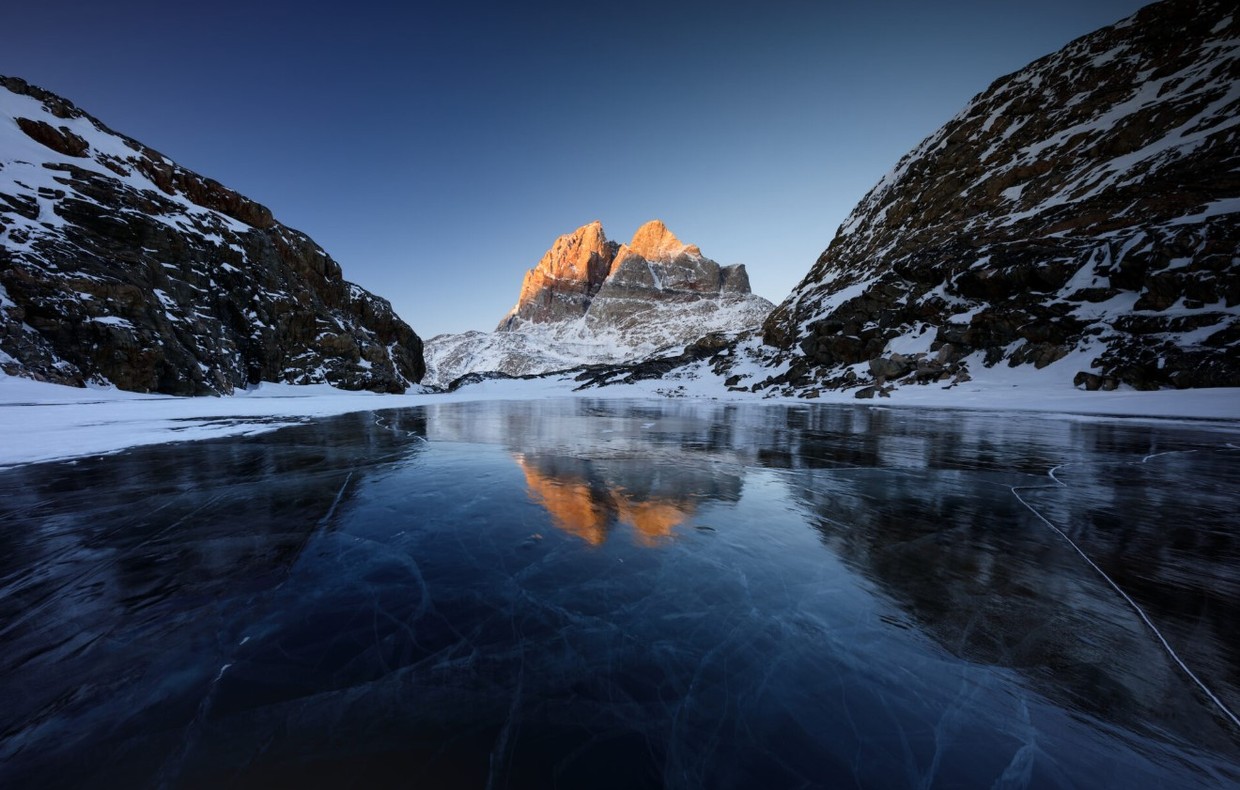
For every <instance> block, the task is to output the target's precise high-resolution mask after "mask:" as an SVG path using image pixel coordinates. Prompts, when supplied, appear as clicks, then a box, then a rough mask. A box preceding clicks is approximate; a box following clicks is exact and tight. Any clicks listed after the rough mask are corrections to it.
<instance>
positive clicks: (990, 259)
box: [756, 0, 1240, 393]
mask: <svg viewBox="0 0 1240 790" xmlns="http://www.w3.org/2000/svg"><path fill="white" fill-rule="evenodd" d="M1238 141H1240V14H1237V13H1235V7H1234V5H1232V4H1226V3H1222V2H1192V1H1190V0H1168V2H1161V3H1155V4H1153V5H1150V6H1148V7H1146V8H1144V9H1142V10H1141V11H1139V12H1138V13H1137V14H1136V15H1134V16H1133V17H1131V18H1129V19H1127V20H1124V21H1122V22H1120V23H1118V24H1116V25H1113V26H1111V27H1107V28H1103V29H1101V30H1099V31H1097V32H1095V33H1092V34H1090V35H1088V36H1085V37H1083V38H1080V39H1077V40H1076V41H1073V42H1072V43H1071V44H1069V45H1068V46H1066V47H1065V48H1063V49H1062V50H1060V51H1059V52H1056V53H1054V54H1052V55H1048V56H1046V57H1044V58H1041V59H1040V60H1038V61H1035V62H1034V63H1032V64H1031V65H1029V66H1028V67H1026V68H1024V69H1022V70H1021V71H1019V72H1016V73H1015V74H1012V75H1009V76H1007V77H1003V78H1002V79H999V80H998V81H996V82H995V83H994V84H993V85H991V87H990V88H989V89H988V90H986V91H985V92H984V93H982V94H980V95H979V96H977V97H976V98H974V99H973V101H971V102H970V103H969V105H968V106H967V107H966V108H965V109H964V110H963V111H962V112H961V113H960V114H959V115H957V116H956V117H955V118H954V119H953V120H951V121H950V122H949V123H948V124H947V125H946V126H944V127H943V128H942V129H940V130H939V131H937V132H935V133H934V134H933V135H931V136H930V137H929V138H927V139H926V140H925V142H923V143H922V144H921V145H919V146H918V147H917V148H916V149H914V150H913V151H912V152H911V153H909V154H908V155H907V156H905V157H904V158H903V159H902V160H901V161H900V163H899V164H898V166H897V167H896V168H895V170H894V171H893V172H892V173H890V174H889V175H887V176H886V177H885V178H884V179H883V180H882V181H881V182H880V183H879V184H878V185H877V186H876V187H875V188H874V189H873V190H871V191H870V193H869V194H867V195H866V196H865V198H863V199H862V201H861V203H860V204H859V205H858V206H857V208H856V209H855V210H854V211H853V212H852V214H851V216H850V217H849V219H848V220H847V221H846V222H845V224H844V225H843V226H842V227H841V229H840V231H839V233H838V235H837V236H836V237H835V239H834V240H833V241H832V242H831V245H830V246H829V247H828V248H827V250H826V252H824V253H823V254H822V256H821V257H820V258H819V259H818V261H817V263H816V264H815V265H814V266H813V268H812V269H811V270H810V272H809V274H808V275H807V276H806V277H805V279H804V280H803V281H802V282H801V284H800V285H799V286H798V287H797V288H796V289H795V290H794V291H793V292H792V294H791V295H790V296H789V297H788V298H787V299H786V300H785V301H784V302H783V303H782V304H781V305H780V306H779V307H778V308H777V309H776V310H775V311H774V312H773V313H772V314H771V316H770V318H769V319H768V320H767V321H766V323H765V325H764V339H765V341H766V342H767V343H768V344H770V345H772V346H774V347H776V348H777V349H778V350H779V351H778V353H777V354H776V355H775V358H774V359H773V360H770V361H771V362H772V363H773V364H777V365H781V368H780V370H781V372H780V374H779V375H777V376H772V377H771V378H770V379H768V380H766V381H765V382H756V383H757V384H758V385H759V388H770V387H776V388H779V389H781V390H782V391H786V392H789V393H792V392H805V391H807V390H810V389H813V388H818V387H822V386H827V387H832V386H835V387H845V386H859V385H861V384H866V383H876V384H878V385H879V386H882V385H884V384H885V383H886V382H890V381H893V380H896V379H899V380H901V381H906V380H907V381H921V382H929V381H947V380H960V379H961V377H963V376H967V375H968V373H967V370H965V369H964V367H967V364H968V363H969V361H971V364H973V365H975V366H976V365H987V366H989V365H997V364H1006V365H1012V366H1016V365H1032V366H1035V367H1038V368H1042V367H1045V366H1047V365H1051V364H1055V363H1057V362H1058V361H1060V360H1064V362H1063V363H1062V365H1061V367H1062V366H1069V365H1070V366H1072V368H1073V370H1072V371H1068V373H1067V376H1068V378H1072V377H1073V372H1074V371H1075V372H1078V375H1077V376H1076V377H1075V378H1076V381H1077V383H1078V384H1079V385H1082V386H1086V387H1090V388H1097V387H1099V386H1102V387H1114V386H1116V385H1117V384H1120V383H1126V384H1129V385H1131V386H1133V387H1136V388H1140V389H1149V388H1158V387H1162V386H1174V387H1205V386H1240V347H1238V344H1240V315H1238V314H1240V310H1238V305H1240V275H1238V272H1240V256H1238V250H1240V221H1238V220H1240V144H1238ZM1068 357H1070V358H1069V359H1066V360H1065V358H1068ZM966 358H967V360H966Z"/></svg>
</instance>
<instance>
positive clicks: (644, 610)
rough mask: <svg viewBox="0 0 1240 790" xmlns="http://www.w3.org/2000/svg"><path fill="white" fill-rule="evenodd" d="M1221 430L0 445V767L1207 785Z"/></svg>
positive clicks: (819, 782) (1216, 628)
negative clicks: (78, 455) (2, 466)
mask: <svg viewBox="0 0 1240 790" xmlns="http://www.w3.org/2000/svg"><path fill="white" fill-rule="evenodd" d="M1238 448H1240V426H1236V425H1235V424H1234V423H1233V424H1232V425H1231V426H1230V427H1228V426H1227V425H1226V424H1219V423H1214V424H1211V423H1196V424H1194V423H1191V422H1178V423H1177V422H1145V421H1135V420H1117V419H1107V420H1086V419H1081V418H1072V417H1062V416H1053V415H1047V416H1037V415H1013V414H983V413H967V412H950V411H930V410H913V409H901V410H891V409H882V408H872V407H864V406H855V407H854V406H765V405H758V404H754V405H722V404H703V403H689V402H678V401H667V402H625V401H591V400H567V399H564V400H546V401H534V402H519V403H459V404H443V405H432V406H427V407H424V408H411V409H402V410H397V411H383V412H374V413H365V412H362V413H355V414H348V415H344V416H340V417H333V418H327V419H322V420H319V421H316V422H313V423H310V424H306V425H302V426H298V427H293V428H287V429H283V430H280V431H277V432H274V433H269V434H264V435H260V436H256V437H250V438H231V439H217V440H209V441H202V442H191V443H182V444H176V445H157V446H150V447H144V448H138V449H133V450H129V451H126V452H124V453H122V454H119V455H113V456H107V457H95V458H88V459H83V460H80V461H76V462H66V463H52V464H41V465H30V466H23V467H16V468H13V469H9V470H7V471H3V472H0V645H2V646H3V650H2V652H0V786H4V787H26V786H32V787H35V786H37V787H42V786H49V787H144V786H172V787H218V786H243V787H246V786H249V787H270V786H273V785H277V786H282V785H288V784H292V785H298V784H301V785H305V786H319V785H330V786H340V787H345V786H357V787H373V786H385V785H392V784H400V785H406V784H407V785H409V786H423V787H438V786H453V787H454V786H462V787H497V788H498V787H508V788H542V787H555V786H558V787H591V788H605V787H614V788H638V787H659V786H666V787H763V788H782V787H836V786H854V785H857V786H862V787H906V786H907V787H914V786H916V787H1013V788H1017V787H1088V788H1097V787H1115V788H1133V787H1154V786H1174V787H1218V786H1226V785H1234V784H1236V783H1237V782H1240V728H1238V727H1237V726H1236V725H1235V724H1234V723H1233V722H1232V721H1231V720H1230V719H1229V718H1228V715H1229V714H1228V713H1227V709H1229V710H1230V711H1232V712H1236V711H1240V449H1238ZM1056 467H1058V468H1056ZM1052 469H1055V472H1054V478H1052V477H1050V476H1048V472H1049V471H1051V470H1052ZM1056 529H1059V530H1062V531H1063V533H1064V535H1060V534H1058V533H1057V532H1056ZM1065 535H1066V536H1067V537H1070V538H1071V539H1072V541H1074V542H1075V544H1076V545H1077V546H1078V547H1079V548H1080V551H1081V552H1083V554H1084V555H1085V556H1086V557H1088V558H1089V560H1091V561H1092V562H1093V563H1096V564H1097V569H1095V568H1094V567H1091V565H1090V564H1089V562H1088V561H1087V560H1086V559H1085V558H1084V557H1082V554H1081V553H1078V551H1077V550H1076V549H1075V548H1074V547H1073V545H1072V544H1071V543H1069V542H1068V540H1066V539H1065ZM1100 571H1101V572H1100ZM1103 573H1105V574H1107V576H1109V577H1110V578H1111V579H1112V580H1113V581H1114V582H1115V584H1116V585H1118V586H1119V588H1121V589H1122V590H1123V591H1124V592H1125V593H1126V594H1127V595H1128V596H1130V597H1131V599H1132V600H1131V602H1129V601H1127V600H1125V598H1124V597H1123V596H1122V595H1121V594H1120V593H1119V592H1117V591H1116V590H1115V589H1114V588H1113V587H1112V586H1111V585H1110V584H1109V583H1108V581H1107V578H1106V577H1104V576H1103V575H1102V574H1103ZM1141 613H1144V615H1145V616H1146V617H1148V619H1149V624H1147V623H1146V622H1144V621H1143V619H1142V616H1141ZM1150 624H1152V625H1153V626H1154V627H1155V628H1157V632H1155V631H1154V630H1153V629H1152V628H1151V627H1150ZM1160 635H1161V638H1164V639H1165V640H1166V645H1167V646H1169V647H1170V648H1171V650H1173V651H1174V653H1175V655H1176V656H1178V660H1179V661H1182V662H1183V664H1184V666H1186V667H1187V668H1189V669H1190V670H1191V672H1192V673H1193V675H1195V677H1196V681H1194V679H1192V678H1191V677H1190V676H1189V674H1188V673H1187V672H1185V670H1184V669H1183V668H1182V667H1181V666H1180V665H1179V663H1177V659H1176V658H1174V657H1173V656H1172V653H1171V652H1170V651H1169V650H1168V649H1167V647H1165V646H1164V644H1163V643H1162V641H1160ZM1212 696H1213V699H1212V698H1211V697H1212Z"/></svg>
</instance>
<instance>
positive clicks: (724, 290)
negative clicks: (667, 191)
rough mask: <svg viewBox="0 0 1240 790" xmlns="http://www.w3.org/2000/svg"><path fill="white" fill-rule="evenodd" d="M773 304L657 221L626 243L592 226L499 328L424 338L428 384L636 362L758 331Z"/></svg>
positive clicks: (569, 238) (548, 259)
mask: <svg viewBox="0 0 1240 790" xmlns="http://www.w3.org/2000/svg"><path fill="white" fill-rule="evenodd" d="M772 306H773V305H772V304H771V303H770V302H768V301H767V300H765V299H763V298H762V297H760V296H755V295H754V294H753V293H751V292H750V289H749V275H748V274H747V273H746V272H745V267H744V265H743V264H739V263H738V264H733V265H731V266H720V265H719V264H718V263H715V262H714V261H712V260H711V259H709V258H707V257H705V256H703V255H702V252H701V250H699V249H698V248H697V246H696V245H692V244H683V243H681V242H680V240H679V239H677V238H676V236H675V235H673V234H672V232H671V231H669V230H668V229H667V227H665V226H664V225H663V223H662V222H659V221H658V220H653V221H651V222H648V223H646V224H645V225H643V226H642V227H641V228H639V229H638V231H637V233H636V234H634V236H633V239H632V241H630V242H629V243H628V244H621V245H617V244H615V243H614V242H610V241H608V240H607V237H606V236H605V235H604V233H603V227H602V225H601V224H600V223H598V222H593V223H591V224H589V225H585V226H583V227H580V228H578V229H577V230H576V231H574V232H573V233H570V234H567V235H564V236H561V237H560V238H559V239H557V240H556V242H555V244H554V245H552V247H551V249H549V250H548V251H547V253H546V254H545V255H544V256H543V258H542V260H541V261H539V263H538V265H537V266H535V267H534V268H533V269H531V270H529V272H527V273H526V275H525V280H524V282H523V283H522V287H521V296H520V298H519V299H518V301H517V304H516V306H515V307H513V309H512V311H511V312H509V314H508V315H507V316H505V317H504V319H503V320H502V321H501V322H500V325H499V327H498V328H497V329H496V331H494V332H490V333H486V332H465V333H463V334H455V335H439V336H437V337H433V338H431V339H430V340H428V341H427V343H426V367H427V374H426V381H427V382H428V383H437V384H441V385H446V384H449V383H451V382H452V381H453V380H455V379H457V378H459V377H460V376H463V375H465V374H467V373H481V372H489V371H497V372H500V373H506V374H508V375H514V376H515V375H528V374H538V373H545V372H548V371H552V370H562V369H565V368H570V367H574V366H577V365H583V364H596V363H616V362H625V361H631V360H638V359H642V358H644V357H647V356H650V355H651V354H654V353H656V352H658V351H660V350H664V349H667V348H669V347H680V346H684V345H686V344H688V343H692V342H693V341H695V340H697V339H698V338H701V337H702V336H704V335H707V334H712V333H720V332H722V333H735V332H740V331H743V330H747V329H753V328H755V327H757V326H759V325H760V324H761V322H762V320H763V319H764V318H766V316H767V314H768V313H769V312H770V310H771V308H772Z"/></svg>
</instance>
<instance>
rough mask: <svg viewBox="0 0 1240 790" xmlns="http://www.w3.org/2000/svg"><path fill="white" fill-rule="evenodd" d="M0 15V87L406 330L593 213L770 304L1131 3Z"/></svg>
mask: <svg viewBox="0 0 1240 790" xmlns="http://www.w3.org/2000/svg"><path fill="white" fill-rule="evenodd" d="M11 5H12V7H10V8H6V10H5V12H4V14H3V22H2V23H0V74H6V75H13V76H19V77H23V78H25V79H26V80H28V81H30V82H33V83H35V84H37V85H41V86H43V87H45V88H48V89H49V90H52V91H54V92H56V93H59V94H61V95H63V96H65V97H66V98H68V99H70V100H72V101H74V102H75V103H77V104H78V105H79V106H81V107H82V108H83V109H85V110H87V111H88V112H90V113H92V114H93V115H95V116H96V117H98V118H99V119H100V120H102V121H103V122H104V123H105V124H107V125H109V126H111V127H112V128H114V129H116V130H118V131H121V132H124V133H126V134H128V135H130V136H132V137H135V138H137V139H139V140H141V141H143V142H144V143H146V144H147V145H150V146H151V147H153V148H155V149H157V150H159V151H161V152H162V153H164V154H166V155H167V156H169V157H171V158H172V159H174V160H175V161H177V162H178V163H180V164H181V165H183V166H185V167H188V168H190V169H192V170H195V171H197V172H199V173H202V174H203V175H206V176H210V177H212V178H215V179H217V180H219V181H221V182H223V183H225V184H227V185H228V186H231V187H233V188H234V189H237V190H239V191H240V192H242V193H244V194H246V195H248V196H250V197H252V198H254V199H255V200H258V201H260V202H262V203H264V204H266V205H267V206H269V207H270V208H271V209H272V210H273V212H274V213H275V215H276V217H277V218H278V219H279V220H280V221H282V222H284V223H285V224H287V225H290V226H292V227H295V228H298V229H300V230H303V231H305V232H306V233H308V234H309V235H310V236H312V237H313V238H314V239H315V240H316V241H318V242H319V243H320V244H321V245H323V247H324V248H325V249H327V251H328V252H329V253H330V254H331V255H332V256H333V257H334V258H336V260H337V261H339V262H340V264H341V266H342V267H343V268H344V272H345V277H346V278H348V279H349V280H352V281H354V282H357V283H359V284H360V285H362V286H364V287H366V288H368V289H370V290H372V291H374V292H376V293H378V294H380V295H381V296H385V297H387V298H388V299H390V300H391V301H392V303H393V305H394V306H395V308H396V310H397V312H398V313H399V314H400V315H401V316H402V317H403V318H404V319H405V320H406V321H407V322H408V323H409V324H410V325H411V326H413V328H414V329H415V330H416V331H417V332H418V333H419V334H420V335H422V336H423V337H430V336H432V335H435V334H438V333H440V332H449V331H452V332H455V331H462V330H466V329H485V330H490V329H492V328H493V327H494V326H495V324H496V323H497V322H498V321H499V319H500V318H501V317H503V315H504V314H505V313H506V312H507V311H508V309H509V308H510V307H511V306H512V304H513V303H514V302H515V300H516V298H517V294H518V291H519V289H520V284H521V278H522V276H523V275H524V273H525V270H526V269H528V268H530V267H531V266H533V265H534V264H535V263H537V261H538V259H539V258H540V257H541V256H542V254H543V252H544V251H545V250H546V249H547V248H548V247H549V246H550V245H551V243H552V242H553V241H554V239H555V237H556V236H558V235H560V234H562V233H567V232H570V231H572V230H573V229H574V228H576V227H578V226H579V225H583V224H585V223H587V222H590V221H591V220H594V219H599V220H602V222H603V226H604V228H605V230H606V231H607V234H608V236H609V238H612V239H616V240H619V241H627V240H628V238H629V237H630V236H631V235H632V233H633V231H634V230H636V228H637V227H638V226H639V225H640V224H641V223H642V222H644V221H646V220H648V219H651V218H655V217H658V218H661V219H663V220H664V221H665V222H666V223H667V224H668V226H669V227H670V228H671V229H672V230H673V231H674V232H675V233H676V234H677V235H678V236H679V237H680V238H681V240H682V241H684V242H686V243H694V244H698V245H699V246H700V247H701V248H702V251H703V253H704V254H706V255H707V256H709V257H711V258H714V259H715V260H717V261H719V262H720V263H725V264H726V263H735V262H738V261H739V262H742V263H745V264H746V265H747V267H748V269H749V273H750V279H751V281H752V283H753V287H754V291H755V292H757V293H759V294H761V295H763V296H765V297H767V298H768V299H771V300H772V301H774V302H779V301H780V300H782V299H783V297H784V296H786V295H787V293H788V291H789V290H791V288H792V287H793V286H794V285H795V284H796V283H797V282H798V281H799V280H800V279H801V277H802V276H804V274H805V273H806V272H807V271H808V269H809V267H810V265H812V263H813V262H814V260H815V259H816V258H817V256H818V254H819V253H821V252H822V250H823V249H824V248H825V247H826V246H827V244H828V243H829V242H830V241H831V238H832V237H833V236H834V235H835V230H836V228H837V227H838V226H839V224H840V223H841V222H842V221H843V220H844V218H845V216H846V215H847V214H848V212H849V211H850V210H851V209H852V207H853V206H854V205H855V204H856V203H857V201H858V200H859V199H860V198H861V197H862V195H864V194H865V192H866V191H867V190H868V189H869V188H870V187H871V186H873V185H874V183H876V182H877V181H878V179H879V178H880V177H881V176H882V175H883V174H884V173H885V172H887V171H888V170H890V169H891V168H892V166H894V164H895V163H896V161H897V160H898V159H899V158H900V156H902V155H903V154H904V153H906V152H907V151H908V150H909V149H910V148H912V147H913V146H914V145H916V144H917V143H918V142H919V141H921V140H922V139H923V138H924V137H926V136H927V135H929V134H930V133H932V132H933V131H934V130H935V129H937V128H938V127H939V126H941V125H942V124H943V123H944V122H945V121H947V120H948V119H949V118H951V117H952V116H953V115H954V114H955V113H956V112H957V111H958V110H960V109H961V108H962V107H963V106H964V104H965V103H966V102H967V101H968V100H969V99H970V98H971V97H972V96H973V95H974V94H976V93H978V92H979V91H982V90H984V89H985V88H986V87H987V86H988V85H989V84H990V83H991V82H992V81H993V80H995V79H996V78H998V77H1000V76H1002V75H1003V74H1007V73H1009V72H1011V71H1014V70H1016V69H1019V68H1020V67H1022V66H1024V65H1025V64H1026V63H1028V62H1029V61H1031V60H1034V59H1035V58H1037V57H1040V56H1042V55H1044V54H1047V53H1050V52H1052V51H1054V50H1056V49H1058V48H1059V47H1061V46H1063V45H1064V44H1066V43H1067V42H1068V41H1070V40H1071V39H1073V38H1076V37H1077V36H1080V35H1083V34H1085V33H1088V32H1090V31H1092V30H1094V29H1096V28H1098V27H1101V26H1103V25H1106V24H1110V23H1111V22H1114V21H1117V20H1119V19H1120V18H1122V17H1125V16H1127V15H1129V14H1131V13H1132V12H1133V11H1135V10H1136V9H1137V8H1139V7H1140V6H1141V5H1144V3H1142V2H1137V1H1133V0H1089V1H1086V2H1083V1H1082V0H1039V1H1038V2H1019V3H1018V2H1002V1H1001V0H974V1H973V2H953V1H952V0H942V1H941V2H926V0H916V1H914V0H870V1H869V2H862V1H861V0H857V2H828V1H827V0H767V2H759V1H758V0H753V1H752V2H727V1H726V0H722V1H721V0H715V1H714V2H697V1H696V0H689V1H686V2H674V0H672V1H671V2H665V3H653V2H645V0H632V1H631V2H593V3H591V2H580V3H561V2H548V3H537V2H509V3H471V2H414V3H411V4H408V5H407V6H405V7H404V8H393V7H392V6H393V5H394V4H391V3H375V2H369V0H353V2H336V3H323V2H267V3H264V2H253V3H249V2H247V3H240V2H232V1H231V0H220V1H219V2H212V3H193V4H188V3H186V4H181V3H168V2H166V0H163V1H161V2H131V1H129V0H118V1H117V2H91V3H85V2H77V0H72V1H70V2H57V3H22V4H20V5H18V4H11Z"/></svg>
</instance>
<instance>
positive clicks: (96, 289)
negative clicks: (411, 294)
mask: <svg viewBox="0 0 1240 790" xmlns="http://www.w3.org/2000/svg"><path fill="white" fill-rule="evenodd" d="M0 370H3V371H4V372H5V373H7V374H9V375H21V376H29V377H31V378H36V379H41V380H45V381H51V382H55V383H60V384H71V385H76V386H82V385H83V384H85V383H87V382H97V383H111V384H114V385H116V386H118V387H120V388H122V389H129V390H137V391H151V392H164V393H169V394H177V395H194V394H210V393H229V392H232V391H233V390H234V389H235V388H237V387H244V386H246V385H248V384H254V383H258V382H260V381H276V382H290V383H320V382H326V383H330V384H333V385H335V386H338V387H342V388H345V389H369V390H376V391H386V392H403V391H404V390H405V389H406V387H407V386H408V385H409V384H410V383H413V382H417V381H419V380H420V379H421V377H422V375H423V372H424V364H423V360H422V342H421V340H420V339H419V338H418V336H417V335H416V334H414V332H413V330H412V329H410V328H409V326H408V325H406V324H405V323H404V322H403V321H401V320H400V318H398V317H397V316H396V315H395V314H394V313H393V312H392V308H391V306H390V305H389V304H388V302H387V301H386V300H384V299H381V298H379V297H377V296H374V295H373V294H371V293H369V292H367V291H365V290H363V289H362V288H359V287H358V286H356V285H353V284H351V283H348V282H345V280H344V279H342V277H341V271H340V267H339V266H338V265H337V264H336V262H335V261H334V260H332V259H331V257H330V256H328V255H327V253H325V252H324V251H323V250H322V248H320V247H319V246H318V245H317V244H315V243H314V241H312V240H311V239H310V238H308V237H307V236H305V235H304V234H302V233H299V232H298V231H295V230H292V229H290V228H287V227H285V226H283V225H281V224H280V223H278V222H276V221H275V219H274V218H273V217H272V215H271V212H270V211H269V210H268V209H267V208H265V207H264V206H262V205H260V204H258V203H256V202H254V201H252V200H250V199H249V198H246V197H245V196H243V195H240V194H238V193H237V192H234V191H233V190H230V189H228V188H227V187H225V186H223V185H222V184H219V183H218V182H216V181H213V180H211V179H209V178H204V177H202V176H200V175H198V174H196V173H192V172H190V171H188V170H185V169H184V168H182V167H179V166H178V165H176V164H174V163H173V162H171V161H170V160H168V159H167V158H166V157H164V156H163V155H161V154H159V153H158V152H156V151H154V150H152V149H150V148H148V147H146V146H144V145H142V144H141V143H139V142H137V141H135V140H132V139H130V138H128V137H125V136H123V135H120V134H117V133H115V132H113V131H111V130H110V129H108V128H107V127H105V126H104V125H103V124H101V123H99V122H98V121H97V120H95V119H94V118H92V117H91V116H89V115H87V114H86V113H84V112H83V111H81V110H80V109H78V108H77V107H75V106H74V105H73V104H71V103H69V102H68V101H66V100H64V99H62V98H60V97H58V96H56V95H54V94H51V93H49V92H47V91H44V90H41V89H39V88H36V87H34V86H31V85H28V84H27V83H25V82H24V81H22V80H20V79H15V78H3V77H0Z"/></svg>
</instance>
